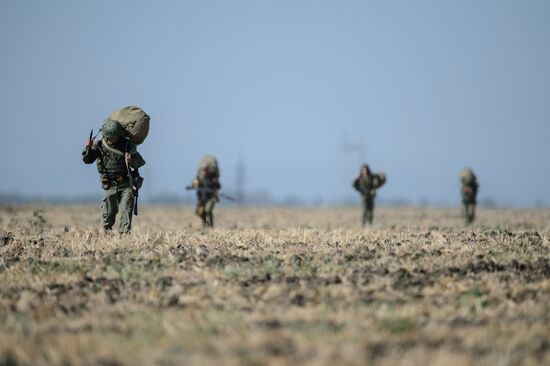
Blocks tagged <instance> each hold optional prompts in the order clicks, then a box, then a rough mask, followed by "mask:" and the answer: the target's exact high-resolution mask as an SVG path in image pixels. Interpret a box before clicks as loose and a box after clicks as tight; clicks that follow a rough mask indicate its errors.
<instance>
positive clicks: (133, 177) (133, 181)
mask: <svg viewBox="0 0 550 366" xmlns="http://www.w3.org/2000/svg"><path fill="white" fill-rule="evenodd" d="M127 152H128V140H126V148H125V149H124V153H125V154H126V153H127ZM125 162H126V170H127V171H128V180H129V181H130V187H132V196H133V197H134V204H133V208H132V212H133V214H134V215H136V216H137V215H138V198H139V189H140V188H141V185H142V184H143V178H142V177H141V176H140V175H139V170H138V169H134V170H132V169H131V168H130V165H128V162H127V161H126V160H125Z"/></svg>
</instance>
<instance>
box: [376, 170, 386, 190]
mask: <svg viewBox="0 0 550 366" xmlns="http://www.w3.org/2000/svg"><path fill="white" fill-rule="evenodd" d="M373 177H374V178H373V186H374V187H373V188H380V187H382V186H383V185H384V183H386V174H385V173H384V172H376V173H374V174H373Z"/></svg>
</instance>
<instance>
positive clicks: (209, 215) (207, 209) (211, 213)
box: [204, 197, 216, 227]
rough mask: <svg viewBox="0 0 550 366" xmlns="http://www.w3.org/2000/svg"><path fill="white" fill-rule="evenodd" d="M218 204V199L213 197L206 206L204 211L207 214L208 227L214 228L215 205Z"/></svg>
mask: <svg viewBox="0 0 550 366" xmlns="http://www.w3.org/2000/svg"><path fill="white" fill-rule="evenodd" d="M215 204H216V198H214V197H212V198H210V199H209V200H208V201H207V202H206V205H205V206H204V211H205V213H206V225H207V226H210V227H214V205H215Z"/></svg>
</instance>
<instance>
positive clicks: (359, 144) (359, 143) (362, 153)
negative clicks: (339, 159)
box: [340, 136, 367, 162]
mask: <svg viewBox="0 0 550 366" xmlns="http://www.w3.org/2000/svg"><path fill="white" fill-rule="evenodd" d="M343 140H344V141H343V142H342V145H341V147H340V149H341V150H342V152H344V153H355V154H357V155H356V156H357V158H358V161H359V162H365V159H366V157H367V143H366V142H365V138H364V137H363V136H361V138H360V139H359V140H356V141H350V140H348V138H347V136H344V139H343Z"/></svg>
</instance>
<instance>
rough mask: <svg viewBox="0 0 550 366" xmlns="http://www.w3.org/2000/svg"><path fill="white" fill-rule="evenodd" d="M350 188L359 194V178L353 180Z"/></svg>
mask: <svg viewBox="0 0 550 366" xmlns="http://www.w3.org/2000/svg"><path fill="white" fill-rule="evenodd" d="M352 186H353V188H355V190H356V191H357V192H361V188H359V178H355V180H354V181H353V183H352Z"/></svg>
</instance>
